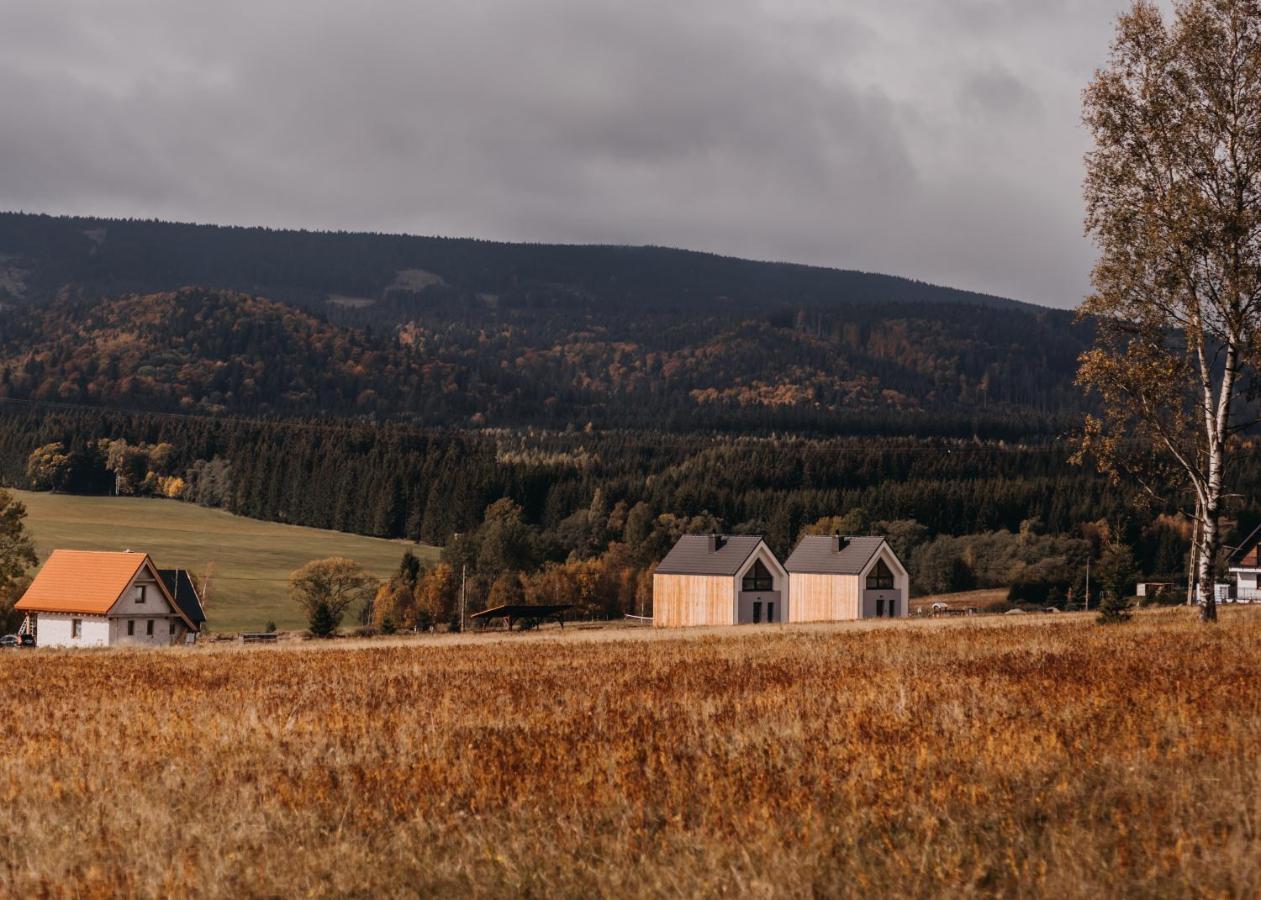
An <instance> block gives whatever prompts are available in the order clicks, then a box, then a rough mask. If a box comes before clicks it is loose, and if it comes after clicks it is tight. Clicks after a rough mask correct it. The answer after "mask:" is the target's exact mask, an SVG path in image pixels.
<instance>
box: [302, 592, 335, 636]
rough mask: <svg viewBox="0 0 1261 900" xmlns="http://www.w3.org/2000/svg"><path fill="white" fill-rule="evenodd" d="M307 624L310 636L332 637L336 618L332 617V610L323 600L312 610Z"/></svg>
mask: <svg viewBox="0 0 1261 900" xmlns="http://www.w3.org/2000/svg"><path fill="white" fill-rule="evenodd" d="M308 623H309V627H310V629H311V634H313V635H314V636H315V637H317V638H326V637H332V635H333V632H335V631H336V630H337V617H336V616H335V615H333V608H332V607H331V606H329V605H328V604H327V603H326V602H324V601H323V600H321V601H320V602H319V603H317V604H315V606H314V607H313V608H312V610H311V616H310V618H309V620H308Z"/></svg>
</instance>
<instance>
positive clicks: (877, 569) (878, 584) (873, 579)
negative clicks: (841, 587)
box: [867, 559, 893, 591]
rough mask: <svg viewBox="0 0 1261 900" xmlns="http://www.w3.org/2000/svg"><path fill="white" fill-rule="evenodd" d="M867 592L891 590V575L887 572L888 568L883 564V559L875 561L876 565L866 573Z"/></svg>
mask: <svg viewBox="0 0 1261 900" xmlns="http://www.w3.org/2000/svg"><path fill="white" fill-rule="evenodd" d="M867 590H869V591H891V590H893V573H892V572H891V571H889V567H888V566H886V565H885V564H884V560H883V559H878V560H876V565H875V566H874V567H873V568H872V570H871V571H870V572H869V573H867Z"/></svg>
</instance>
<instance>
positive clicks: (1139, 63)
mask: <svg viewBox="0 0 1261 900" xmlns="http://www.w3.org/2000/svg"><path fill="white" fill-rule="evenodd" d="M1084 119H1085V123H1086V125H1087V126H1088V128H1089V130H1090V132H1091V134H1092V136H1093V138H1094V149H1093V150H1092V151H1091V152H1090V153H1089V154H1088V155H1087V157H1086V165H1087V175H1086V181H1085V199H1086V207H1087V220H1086V224H1087V231H1088V233H1089V234H1090V235H1091V236H1092V237H1093V238H1094V240H1095V242H1096V245H1097V246H1098V249H1099V260H1098V263H1097V265H1096V267H1095V270H1094V275H1093V285H1094V293H1093V294H1092V296H1090V297H1089V298H1088V299H1087V300H1086V302H1085V303H1084V304H1083V306H1082V309H1081V314H1082V316H1083V317H1085V318H1089V319H1091V320H1092V321H1094V322H1095V323H1096V326H1097V337H1096V341H1095V345H1094V347H1093V348H1092V349H1091V350H1089V351H1088V352H1087V353H1085V354H1084V355H1083V356H1082V359H1081V367H1080V370H1079V373H1078V381H1079V383H1080V384H1082V385H1083V386H1085V387H1086V388H1087V389H1089V390H1091V391H1093V392H1095V394H1096V396H1097V397H1098V400H1099V406H1098V409H1099V413H1098V415H1095V416H1091V417H1089V418H1088V419H1087V422H1086V427H1085V430H1084V438H1083V441H1082V449H1083V451H1086V452H1090V453H1092V454H1093V455H1094V456H1095V457H1096V458H1097V460H1098V461H1099V463H1100V465H1101V467H1102V468H1103V469H1104V470H1105V471H1108V472H1109V473H1111V474H1113V475H1114V476H1117V475H1119V474H1121V473H1123V472H1124V473H1128V474H1131V475H1137V476H1138V477H1139V478H1140V480H1141V483H1142V484H1143V486H1144V488H1145V489H1146V490H1147V491H1149V492H1150V493H1151V494H1153V495H1154V496H1162V497H1164V498H1168V497H1170V496H1172V495H1175V494H1181V495H1183V496H1189V497H1190V499H1191V500H1192V501H1193V503H1194V506H1195V508H1196V512H1195V516H1196V520H1197V528H1196V532H1195V533H1196V537H1195V546H1194V552H1193V554H1192V558H1193V562H1194V569H1195V570H1194V572H1193V573H1192V577H1193V578H1194V579H1195V581H1196V582H1197V583H1198V584H1199V585H1200V586H1201V591H1202V592H1203V594H1204V603H1203V606H1202V611H1201V618H1202V620H1204V621H1214V620H1216V618H1217V611H1216V607H1215V604H1214V598H1213V590H1212V588H1213V585H1214V583H1215V581H1216V569H1217V557H1218V551H1219V550H1220V546H1221V531H1220V519H1221V516H1222V513H1223V498H1224V490H1225V485H1226V484H1227V477H1228V475H1229V471H1230V462H1231V451H1232V447H1233V445H1234V441H1233V440H1232V438H1233V437H1234V436H1235V435H1237V434H1238V432H1239V431H1240V430H1241V429H1243V428H1246V427H1247V426H1248V425H1249V424H1250V423H1249V422H1247V421H1244V420H1245V419H1246V418H1247V416H1246V410H1245V407H1246V406H1247V402H1248V398H1247V396H1246V395H1247V392H1248V389H1249V385H1250V382H1251V379H1252V375H1253V373H1255V371H1256V362H1257V346H1256V334H1257V325H1258V314H1259V311H1261V306H1259V304H1261V196H1259V193H1261V0H1178V2H1176V3H1175V5H1174V13H1173V17H1172V19H1171V20H1169V21H1166V20H1165V18H1164V17H1163V16H1162V14H1161V12H1160V10H1159V9H1158V8H1157V6H1156V5H1155V4H1154V3H1151V2H1147V0H1139V2H1136V3H1135V5H1134V6H1133V8H1132V9H1131V10H1130V11H1129V12H1128V13H1127V14H1125V15H1123V16H1122V17H1121V19H1120V20H1119V23H1118V28H1117V34H1116V39H1115V42H1114V43H1113V46H1112V53H1111V56H1110V59H1109V61H1108V63H1107V65H1106V66H1105V67H1104V68H1103V69H1101V70H1100V71H1098V72H1097V73H1096V75H1095V78H1094V80H1093V82H1092V83H1091V84H1090V86H1089V87H1088V88H1087V90H1086V92H1085V114H1084Z"/></svg>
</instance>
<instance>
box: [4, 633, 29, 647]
mask: <svg viewBox="0 0 1261 900" xmlns="http://www.w3.org/2000/svg"><path fill="white" fill-rule="evenodd" d="M34 646H35V635H33V634H6V635H5V636H4V637H0V649H4V648H6V647H14V648H17V647H34Z"/></svg>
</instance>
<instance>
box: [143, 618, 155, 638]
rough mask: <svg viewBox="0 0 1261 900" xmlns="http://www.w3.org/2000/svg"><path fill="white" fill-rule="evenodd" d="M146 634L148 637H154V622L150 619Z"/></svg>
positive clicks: (146, 625) (145, 628) (145, 630)
mask: <svg viewBox="0 0 1261 900" xmlns="http://www.w3.org/2000/svg"><path fill="white" fill-rule="evenodd" d="M144 633H145V635H146V636H147V637H153V620H152V619H149V620H148V621H147V622H146V624H145V627H144Z"/></svg>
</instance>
